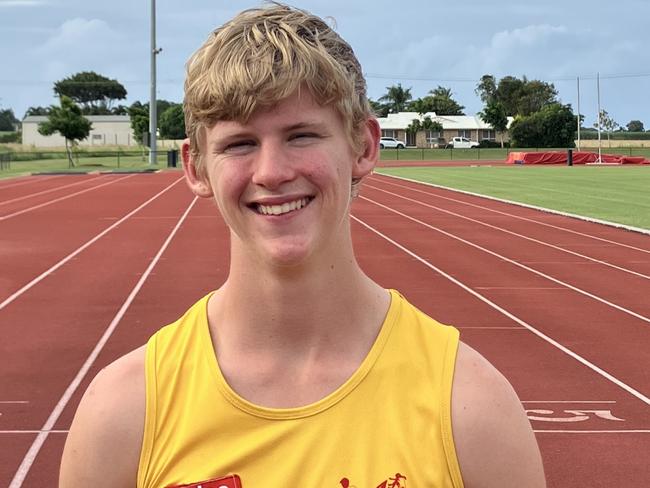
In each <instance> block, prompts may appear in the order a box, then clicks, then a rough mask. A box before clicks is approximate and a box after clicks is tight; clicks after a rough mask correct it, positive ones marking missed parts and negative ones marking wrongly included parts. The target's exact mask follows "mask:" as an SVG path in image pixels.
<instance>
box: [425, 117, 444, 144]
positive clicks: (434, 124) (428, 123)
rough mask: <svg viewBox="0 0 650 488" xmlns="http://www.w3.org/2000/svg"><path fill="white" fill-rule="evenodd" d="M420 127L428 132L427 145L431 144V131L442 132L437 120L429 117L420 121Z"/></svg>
mask: <svg viewBox="0 0 650 488" xmlns="http://www.w3.org/2000/svg"><path fill="white" fill-rule="evenodd" d="M422 129H423V130H424V131H425V134H426V132H428V133H429V134H428V135H426V138H427V142H428V143H429V147H432V146H433V141H432V139H433V133H434V132H438V133H442V124H441V123H440V122H438V121H434V120H432V119H431V117H425V118H424V120H423V121H422Z"/></svg>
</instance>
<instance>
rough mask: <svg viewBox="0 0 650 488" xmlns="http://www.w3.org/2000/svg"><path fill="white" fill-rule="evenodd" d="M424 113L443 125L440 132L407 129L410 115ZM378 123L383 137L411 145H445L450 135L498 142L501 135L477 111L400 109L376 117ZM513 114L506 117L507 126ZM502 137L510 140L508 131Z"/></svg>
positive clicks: (424, 115)
mask: <svg viewBox="0 0 650 488" xmlns="http://www.w3.org/2000/svg"><path fill="white" fill-rule="evenodd" d="M425 117H431V120H432V121H433V122H438V123H440V124H441V125H442V128H443V130H442V132H441V133H439V132H430V131H419V132H418V133H411V132H407V130H406V128H407V127H408V126H409V125H411V123H412V122H413V119H419V120H420V121H423V120H424V118H425ZM377 120H378V121H379V127H381V135H382V137H394V138H395V139H399V140H400V141H404V143H405V144H406V145H407V146H411V147H439V146H444V145H445V144H446V143H447V142H448V141H450V140H451V139H452V138H453V137H466V138H468V139H470V140H472V141H477V142H481V141H492V142H500V141H501V138H500V135H498V134H497V132H496V131H495V130H494V129H493V128H492V126H490V125H489V124H486V123H485V122H483V120H482V119H481V118H480V117H479V116H478V115H474V116H471V115H436V114H435V112H429V113H426V114H422V115H420V114H419V113H417V112H399V113H395V114H388V116H387V117H382V118H379V119H377ZM512 121H513V118H512V117H508V127H509V126H510V124H511V123H512ZM503 140H504V141H507V140H509V137H508V133H507V132H506V133H504V134H503Z"/></svg>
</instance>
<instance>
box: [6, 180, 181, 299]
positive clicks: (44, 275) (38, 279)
mask: <svg viewBox="0 0 650 488" xmlns="http://www.w3.org/2000/svg"><path fill="white" fill-rule="evenodd" d="M182 180H183V177H181V178H179V179H177V180H176V181H174V182H173V183H172V184H171V185H169V186H168V187H166V188H164V189H163V190H161V191H159V192H158V193H156V194H155V195H154V196H153V197H151V198H150V199H149V200H147V201H146V202H144V203H143V204H142V205H140V206H139V207H137V208H136V209H134V210H131V211H130V212H129V213H128V214H126V215H125V216H124V217H122V218H121V219H120V220H118V221H117V222H115V223H114V224H112V225H111V226H109V227H107V228H106V229H104V230H103V231H102V232H100V233H99V234H97V235H96V236H95V237H93V238H92V239H90V240H89V241H88V242H86V243H85V244H83V245H82V246H81V247H79V248H78V249H77V250H75V251H73V252H71V253H70V254H68V255H67V256H66V257H65V258H63V259H62V260H61V261H59V262H58V263H56V264H55V265H54V266H52V267H50V269H48V270H47V271H44V272H43V273H41V274H40V275H38V276H37V277H36V278H34V279H33V280H32V281H30V282H29V283H27V284H26V285H24V286H23V287H22V288H20V289H19V290H18V291H16V292H14V293H13V294H12V295H10V296H9V297H7V298H6V299H5V300H4V301H3V302H2V303H0V310H2V309H3V308H5V307H6V306H7V305H9V304H10V303H11V302H13V301H14V300H15V299H16V298H18V297H19V296H20V295H22V294H23V293H25V292H26V291H27V290H29V289H30V288H32V287H33V286H34V285H36V284H38V283H39V282H41V281H42V280H43V279H45V278H47V277H48V276H49V275H51V274H52V273H54V272H55V271H56V270H57V269H59V268H60V267H61V266H63V265H64V264H65V263H67V262H68V261H70V260H71V259H73V258H74V257H75V256H77V255H78V254H79V253H80V252H82V251H84V250H85V249H86V248H88V247H89V246H91V245H92V244H94V243H95V242H97V241H98V240H99V239H101V238H102V237H104V236H105V235H106V234H108V233H109V232H110V231H112V230H113V229H115V228H116V227H117V226H118V225H120V224H121V223H122V222H124V221H125V220H127V219H128V218H129V217H131V215H133V214H135V213H136V212H138V211H139V210H141V209H143V208H144V207H146V206H147V205H149V204H150V203H151V202H153V201H154V200H155V199H156V198H158V197H159V196H161V195H162V194H164V193H165V192H167V191H168V190H170V189H171V188H172V187H173V186H174V185H176V184H178V183H179V182H180V181H182Z"/></svg>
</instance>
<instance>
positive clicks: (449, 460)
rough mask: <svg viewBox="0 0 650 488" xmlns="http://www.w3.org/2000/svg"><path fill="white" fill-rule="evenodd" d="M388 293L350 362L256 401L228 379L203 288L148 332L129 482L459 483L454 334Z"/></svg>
mask: <svg viewBox="0 0 650 488" xmlns="http://www.w3.org/2000/svg"><path fill="white" fill-rule="evenodd" d="M390 294H391V304H390V308H389V310H388V313H387V315H386V318H385V320H384V323H383V325H382V328H381V331H380V333H379V335H378V336H377V339H376V340H375V343H374V344H373V346H372V348H371V350H370V352H369V353H368V355H367V357H366V358H365V360H364V361H363V362H362V364H361V365H360V366H359V368H358V370H357V371H356V372H355V373H354V374H353V375H352V376H351V377H350V378H349V379H348V380H347V381H346V382H345V383H344V384H343V385H342V386H340V387H339V388H338V389H337V390H335V391H334V392H332V393H331V394H330V395H328V396H327V397H325V398H323V399H322V400H320V401H318V402H316V403H312V404H310V405H307V406H303V407H297V408H266V407H261V406H258V405H255V404H252V403H251V402H248V401H247V400H245V399H243V398H242V397H240V396H239V395H238V394H237V393H235V392H234V391H233V390H232V389H231V388H230V386H229V385H228V384H227V382H226V381H225V379H224V377H223V375H222V374H221V371H220V369H219V365H218V363H217V359H216V356H215V353H214V349H213V347H212V342H211V338H210V330H209V327H208V320H207V302H208V299H209V297H210V295H208V296H206V297H205V298H203V299H201V300H200V301H199V302H198V303H196V304H195V305H194V306H193V307H192V308H190V309H189V311H188V312H187V313H186V314H185V315H184V316H183V317H181V318H180V319H179V320H178V321H176V322H175V323H173V324H171V325H168V326H166V327H164V328H162V329H161V330H159V331H158V332H157V333H156V334H154V335H153V336H152V337H151V339H150V340H149V342H148V343H147V351H146V418H145V428H144V440H143V446H142V452H141V456H140V465H139V470H138V484H137V486H138V487H139V488H154V487H155V488H162V487H168V486H180V485H190V486H196V487H199V486H202V487H203V488H207V487H211V488H212V487H214V488H224V487H225V488H239V487H241V488H265V487H269V488H285V487H300V488H404V487H407V486H409V487H416V488H428V487H432V488H433V487H436V488H448V487H449V488H462V486H463V482H462V479H461V475H460V469H459V466H458V461H457V458H456V452H455V448H454V442H453V438H452V432H451V418H450V417H451V407H450V402H451V386H452V379H453V373H454V365H455V359H456V351H457V348H458V336H459V334H458V331H457V330H456V329H454V328H453V327H449V326H445V325H442V324H439V323H438V322H436V321H434V320H433V319H431V318H430V317H428V316H427V315H425V314H424V313H422V312H420V311H419V310H418V309H416V308H415V307H414V306H412V305H411V304H409V303H408V302H407V301H406V300H405V299H404V298H403V297H402V296H401V295H400V294H399V293H397V292H396V291H393V290H391V291H390ZM217 326H218V325H217ZM214 479H218V480H221V481H216V482H208V483H205V482H206V481H209V480H214Z"/></svg>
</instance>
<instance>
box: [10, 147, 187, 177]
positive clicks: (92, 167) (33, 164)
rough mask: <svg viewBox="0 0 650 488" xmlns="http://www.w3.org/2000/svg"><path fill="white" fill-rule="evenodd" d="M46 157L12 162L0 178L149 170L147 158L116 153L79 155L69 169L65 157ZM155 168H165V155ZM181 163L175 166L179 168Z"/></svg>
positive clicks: (160, 158) (161, 156) (163, 154)
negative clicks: (50, 173) (68, 172)
mask: <svg viewBox="0 0 650 488" xmlns="http://www.w3.org/2000/svg"><path fill="white" fill-rule="evenodd" d="M44 156H47V157H46V158H43V159H30V160H25V161H20V160H19V161H16V160H12V161H11V163H10V165H9V168H4V169H2V170H0V178H8V177H11V176H16V175H21V174H29V173H38V172H52V171H54V172H55V171H79V172H87V171H114V170H124V171H128V170H144V169H149V168H151V167H150V166H149V161H148V156H146V155H145V156H142V155H128V156H126V155H124V154H120V155H119V157H118V154H117V153H107V154H106V155H101V156H100V155H97V154H94V155H90V156H89V155H84V154H79V155H78V157H76V158H75V164H76V166H75V167H74V168H70V167H69V164H68V160H67V158H66V157H65V155H57V154H44ZM157 162H158V164H157V166H155V167H157V168H166V167H167V154H166V153H163V152H161V153H159V154H158V157H157ZM180 164H181V162H180V161H178V162H177V165H178V167H180Z"/></svg>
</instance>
